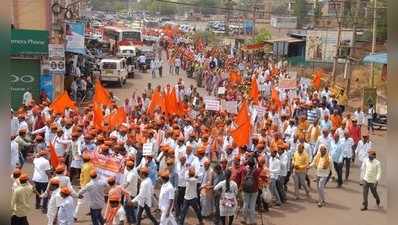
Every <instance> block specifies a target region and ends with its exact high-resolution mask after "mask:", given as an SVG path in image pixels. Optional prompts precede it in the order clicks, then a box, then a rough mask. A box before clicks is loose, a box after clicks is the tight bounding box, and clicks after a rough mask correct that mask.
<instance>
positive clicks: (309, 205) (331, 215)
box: [25, 60, 387, 225]
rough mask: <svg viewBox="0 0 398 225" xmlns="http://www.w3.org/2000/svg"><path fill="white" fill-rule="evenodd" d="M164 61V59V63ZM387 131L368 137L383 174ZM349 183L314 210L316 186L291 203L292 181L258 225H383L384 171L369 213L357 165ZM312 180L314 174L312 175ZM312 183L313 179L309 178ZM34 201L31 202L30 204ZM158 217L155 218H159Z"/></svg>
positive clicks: (129, 89)
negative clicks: (282, 200) (377, 199)
mask: <svg viewBox="0 0 398 225" xmlns="http://www.w3.org/2000/svg"><path fill="white" fill-rule="evenodd" d="M164 61H165V60H164ZM163 68H164V69H163V70H164V73H165V74H166V72H168V66H167V65H165V66H164V67H163ZM179 77H182V78H183V81H184V83H185V85H190V84H193V85H195V82H194V80H192V79H189V78H186V76H185V75H184V74H181V75H180V76H171V75H168V74H166V75H164V76H163V77H162V78H159V77H157V78H155V79H152V78H151V74H150V73H145V74H142V73H137V74H136V76H135V78H134V79H129V80H128V81H127V84H126V85H125V86H124V87H123V88H118V87H113V86H112V85H110V86H109V87H108V88H109V90H111V91H112V92H113V93H114V94H115V95H116V96H117V97H119V98H120V99H121V100H123V99H125V98H127V97H130V96H131V95H132V94H133V92H134V91H136V92H137V93H142V91H143V90H144V88H145V87H146V85H147V83H148V82H151V83H152V85H153V87H155V86H157V85H159V84H161V85H166V84H168V83H170V84H172V85H174V84H175V83H176V82H177V80H178V78H179ZM199 92H200V93H201V94H204V90H203V89H199ZM386 136H387V135H386V132H385V131H376V133H375V134H372V135H371V140H372V141H373V143H374V146H375V149H376V151H377V158H378V159H379V160H381V162H382V167H383V171H385V168H386V166H385V162H386V158H385V157H386V153H385V152H384V150H385V149H386V148H387V145H386ZM25 170H28V171H29V172H30V173H31V171H32V168H31V165H26V167H25ZM351 171H352V172H351V175H350V180H349V181H348V182H345V183H344V184H343V187H342V188H340V189H338V188H336V183H335V182H334V181H332V182H329V183H328V185H327V187H326V202H327V204H326V206H325V207H323V208H318V207H317V204H316V203H317V199H318V195H317V192H316V186H315V183H314V182H312V183H311V189H312V190H311V199H309V200H306V199H304V198H303V199H302V200H294V199H293V195H292V191H293V185H292V184H293V181H292V180H291V181H290V183H289V188H288V201H287V203H286V204H284V205H283V206H282V207H279V208H275V207H273V208H271V209H270V211H269V212H267V213H263V214H262V215H261V214H258V216H257V224H262V225H319V224H322V225H345V224H352V225H374V224H377V225H386V224H387V217H386V215H387V214H386V206H387V189H386V178H385V177H386V176H385V172H383V175H382V179H381V182H380V184H379V185H378V191H379V195H380V197H381V202H382V206H383V207H382V208H381V209H378V208H377V207H376V203H375V201H374V199H373V197H372V195H371V194H370V193H369V210H368V211H365V212H362V211H360V207H361V202H362V187H361V186H360V185H359V169H358V165H354V166H353V168H352V169H351ZM311 174H312V178H314V175H313V172H311ZM311 180H312V179H311ZM33 202H34V200H33V199H32V204H33ZM86 212H88V209H87V211H84V210H83V213H82V215H81V216H80V217H79V222H78V223H76V224H81V225H89V224H91V222H90V219H89V217H88V216H86V215H83V214H85V213H86ZM159 217H160V215H157V216H156V218H159ZM28 218H29V221H30V224H32V225H43V224H47V218H46V216H45V215H43V214H41V212H40V211H38V210H33V212H32V215H30V216H29V217H28ZM241 220H242V213H239V214H238V215H237V218H236V219H235V221H234V224H240V221H241ZM142 224H151V223H150V221H149V220H144V221H143V222H142ZM186 224H197V220H196V218H195V217H194V216H193V214H192V212H191V213H190V216H188V217H187V220H186ZM205 224H213V223H212V220H205Z"/></svg>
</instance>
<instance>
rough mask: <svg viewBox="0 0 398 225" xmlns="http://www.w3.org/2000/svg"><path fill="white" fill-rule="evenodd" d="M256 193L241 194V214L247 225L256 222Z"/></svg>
mask: <svg viewBox="0 0 398 225" xmlns="http://www.w3.org/2000/svg"><path fill="white" fill-rule="evenodd" d="M257 195H258V192H254V193H248V192H243V213H244V218H245V219H246V221H247V224H253V223H255V222H256V201H257Z"/></svg>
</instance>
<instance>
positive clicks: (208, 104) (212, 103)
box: [205, 99, 220, 111]
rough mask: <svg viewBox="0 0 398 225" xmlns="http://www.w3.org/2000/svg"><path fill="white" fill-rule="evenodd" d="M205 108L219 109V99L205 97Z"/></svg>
mask: <svg viewBox="0 0 398 225" xmlns="http://www.w3.org/2000/svg"><path fill="white" fill-rule="evenodd" d="M205 109H206V110H212V111H219V110H220V101H219V100H213V99H205Z"/></svg>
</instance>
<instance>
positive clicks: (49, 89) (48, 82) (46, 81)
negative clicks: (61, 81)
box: [40, 74, 54, 100]
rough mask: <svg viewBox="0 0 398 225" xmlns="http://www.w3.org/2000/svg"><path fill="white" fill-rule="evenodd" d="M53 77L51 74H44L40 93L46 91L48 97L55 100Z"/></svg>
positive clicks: (41, 79)
mask: <svg viewBox="0 0 398 225" xmlns="http://www.w3.org/2000/svg"><path fill="white" fill-rule="evenodd" d="M53 88H54V87H53V77H52V76H51V75H50V74H42V75H41V77H40V91H44V92H45V93H46V94H47V97H48V98H49V99H50V100H52V99H53Z"/></svg>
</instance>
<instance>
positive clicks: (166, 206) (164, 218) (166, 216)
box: [159, 169, 177, 225]
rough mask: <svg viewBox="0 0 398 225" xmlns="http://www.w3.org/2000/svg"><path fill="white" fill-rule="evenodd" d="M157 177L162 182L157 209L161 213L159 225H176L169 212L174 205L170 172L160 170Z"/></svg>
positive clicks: (173, 190)
mask: <svg viewBox="0 0 398 225" xmlns="http://www.w3.org/2000/svg"><path fill="white" fill-rule="evenodd" d="M159 176H160V180H161V182H162V186H161V188H160V194H159V209H160V210H161V212H162V214H161V216H160V225H168V224H171V225H177V222H176V220H175V218H174V215H173V213H172V212H171V210H172V209H173V205H174V199H175V198H174V193H175V189H174V187H173V185H172V184H171V182H170V180H169V178H170V172H169V170H167V169H166V170H162V171H160V172H159Z"/></svg>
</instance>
